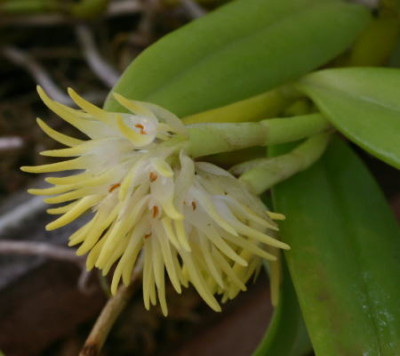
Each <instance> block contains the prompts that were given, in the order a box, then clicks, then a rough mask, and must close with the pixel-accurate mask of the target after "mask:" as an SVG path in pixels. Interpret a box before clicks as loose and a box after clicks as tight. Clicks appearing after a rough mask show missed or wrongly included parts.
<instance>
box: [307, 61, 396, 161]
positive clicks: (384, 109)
mask: <svg viewBox="0 0 400 356" xmlns="http://www.w3.org/2000/svg"><path fill="white" fill-rule="evenodd" d="M299 87H300V89H302V90H303V91H304V92H305V93H307V94H308V95H309V96H310V97H311V98H312V99H313V100H314V101H315V103H316V104H317V106H318V107H319V109H320V110H321V111H322V112H323V113H324V114H325V115H326V117H327V118H328V119H329V120H330V121H331V122H332V123H333V124H334V125H335V126H336V128H337V129H338V130H340V131H341V132H342V133H343V134H344V135H346V136H347V137H348V138H349V139H350V140H352V141H354V142H355V143H357V144H358V145H360V146H361V147H362V148H364V149H365V150H366V151H368V152H369V153H371V154H373V155H375V156H376V157H378V158H380V159H381V160H382V161H384V162H386V163H388V164H390V165H392V166H394V167H396V168H400V136H399V134H400V70H399V69H389V68H342V69H328V70H323V71H320V72H316V73H312V74H309V75H307V76H306V77H305V78H304V79H303V80H302V81H301V82H300V85H299Z"/></svg>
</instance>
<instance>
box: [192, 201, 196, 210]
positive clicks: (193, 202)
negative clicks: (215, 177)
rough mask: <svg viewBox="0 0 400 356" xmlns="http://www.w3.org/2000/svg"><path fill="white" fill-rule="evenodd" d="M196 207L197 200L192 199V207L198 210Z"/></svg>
mask: <svg viewBox="0 0 400 356" xmlns="http://www.w3.org/2000/svg"><path fill="white" fill-rule="evenodd" d="M196 208H197V204H196V202H195V201H192V209H193V211H194V210H196Z"/></svg>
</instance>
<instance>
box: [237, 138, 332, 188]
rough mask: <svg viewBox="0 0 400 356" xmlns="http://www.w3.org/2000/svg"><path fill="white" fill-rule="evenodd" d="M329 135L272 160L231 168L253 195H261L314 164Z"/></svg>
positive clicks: (326, 143)
mask: <svg viewBox="0 0 400 356" xmlns="http://www.w3.org/2000/svg"><path fill="white" fill-rule="evenodd" d="M330 136H331V134H330V133H329V132H328V133H321V134H318V135H315V136H313V137H311V138H309V139H308V140H306V141H305V142H304V143H302V144H300V145H299V146H297V147H296V148H295V149H293V151H291V152H290V153H287V154H285V155H282V156H277V157H273V158H261V159H256V160H252V161H248V162H244V163H242V164H239V165H237V166H234V167H232V168H231V172H232V173H233V174H235V175H240V180H241V181H242V182H244V183H246V184H247V185H248V187H249V188H250V189H251V190H252V192H253V193H255V194H261V193H263V192H265V191H266V190H267V189H269V188H271V187H272V186H273V185H275V184H277V183H279V182H281V181H283V180H285V179H287V178H289V177H291V176H293V175H294V174H297V173H299V172H301V171H303V170H305V169H307V168H308V167H310V166H311V165H312V164H313V163H315V162H316V161H317V160H318V159H319V158H320V157H321V156H322V154H323V153H324V152H325V149H326V148H327V146H328V143H329V140H330Z"/></svg>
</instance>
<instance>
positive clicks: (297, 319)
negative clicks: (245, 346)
mask: <svg viewBox="0 0 400 356" xmlns="http://www.w3.org/2000/svg"><path fill="white" fill-rule="evenodd" d="M311 351H312V347H311V344H310V339H309V337H308V334H307V330H306V327H305V325H304V321H303V317H302V314H301V310H300V307H299V303H298V301H297V296H296V292H295V290H294V287H293V284H292V280H291V278H290V274H289V272H288V270H287V267H286V263H283V276H282V286H281V291H280V297H279V304H278V306H277V308H276V309H275V312H274V315H273V318H272V320H271V323H270V325H269V327H268V329H267V332H266V334H265V336H264V338H263V340H262V341H261V343H260V345H259V346H258V348H257V350H256V351H255V352H254V353H253V356H304V355H308V354H309V353H310V352H311Z"/></svg>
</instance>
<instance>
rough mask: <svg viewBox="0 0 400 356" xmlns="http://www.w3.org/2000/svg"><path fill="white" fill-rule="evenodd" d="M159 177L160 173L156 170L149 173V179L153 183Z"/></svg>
mask: <svg viewBox="0 0 400 356" xmlns="http://www.w3.org/2000/svg"><path fill="white" fill-rule="evenodd" d="M157 178H158V175H157V174H155V173H154V172H150V173H149V179H150V182H151V183H153V182H155V181H156V180H157Z"/></svg>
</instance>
